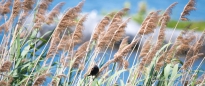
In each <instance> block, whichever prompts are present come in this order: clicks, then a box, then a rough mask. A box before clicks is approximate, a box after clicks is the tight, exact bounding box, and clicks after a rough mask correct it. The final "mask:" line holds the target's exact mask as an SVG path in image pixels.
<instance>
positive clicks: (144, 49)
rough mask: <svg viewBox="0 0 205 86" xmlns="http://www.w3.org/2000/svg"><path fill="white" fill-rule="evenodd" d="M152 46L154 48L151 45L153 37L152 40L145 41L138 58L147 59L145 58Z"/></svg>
mask: <svg viewBox="0 0 205 86" xmlns="http://www.w3.org/2000/svg"><path fill="white" fill-rule="evenodd" d="M151 46H152V45H151V37H150V38H148V39H147V40H146V41H145V43H144V44H143V46H142V49H141V51H140V55H139V57H138V58H143V57H145V56H146V55H147V54H148V52H149V51H150V49H151Z"/></svg>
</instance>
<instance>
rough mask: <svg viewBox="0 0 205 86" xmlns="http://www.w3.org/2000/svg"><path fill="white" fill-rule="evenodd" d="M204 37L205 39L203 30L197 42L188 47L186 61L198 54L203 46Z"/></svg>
mask: <svg viewBox="0 0 205 86" xmlns="http://www.w3.org/2000/svg"><path fill="white" fill-rule="evenodd" d="M204 37H205V30H204V31H203V33H202V35H201V37H200V38H199V40H198V41H197V42H196V43H195V44H194V45H193V46H190V49H189V51H188V52H187V54H186V60H188V59H189V58H191V57H192V56H193V55H196V54H198V53H199V51H200V49H201V47H202V45H203V42H204Z"/></svg>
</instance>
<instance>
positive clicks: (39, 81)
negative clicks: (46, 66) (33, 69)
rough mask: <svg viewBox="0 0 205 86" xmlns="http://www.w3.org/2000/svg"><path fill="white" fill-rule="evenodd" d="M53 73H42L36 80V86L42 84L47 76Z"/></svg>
mask: <svg viewBox="0 0 205 86" xmlns="http://www.w3.org/2000/svg"><path fill="white" fill-rule="evenodd" d="M50 75H51V73H46V74H42V75H40V76H39V77H38V78H37V79H36V80H35V82H34V84H33V85H34V86H40V85H41V84H43V82H44V81H45V80H46V77H47V76H50Z"/></svg>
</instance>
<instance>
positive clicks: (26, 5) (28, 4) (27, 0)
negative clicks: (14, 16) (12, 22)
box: [17, 0, 34, 30]
mask: <svg viewBox="0 0 205 86" xmlns="http://www.w3.org/2000/svg"><path fill="white" fill-rule="evenodd" d="M33 4H34V0H24V1H23V2H22V9H23V13H22V14H21V15H20V18H19V20H18V26H17V30H19V29H20V28H21V27H22V25H23V23H24V22H25V19H26V17H27V16H28V14H29V11H30V10H31V9H32V8H33V7H32V6H33Z"/></svg>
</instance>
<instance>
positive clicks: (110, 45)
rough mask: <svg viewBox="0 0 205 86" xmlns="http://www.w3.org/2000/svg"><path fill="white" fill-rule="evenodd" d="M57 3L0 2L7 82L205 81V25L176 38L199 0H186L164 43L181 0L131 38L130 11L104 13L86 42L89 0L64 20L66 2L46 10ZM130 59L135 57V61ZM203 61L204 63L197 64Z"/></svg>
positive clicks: (0, 55) (69, 85) (160, 84)
mask: <svg viewBox="0 0 205 86" xmlns="http://www.w3.org/2000/svg"><path fill="white" fill-rule="evenodd" d="M51 2H52V0H23V1H21V0H6V1H4V0H2V1H1V2H0V14H1V15H0V16H1V17H0V20H1V21H2V22H3V23H2V24H1V26H0V31H1V36H2V38H1V39H2V40H1V44H0V48H1V50H0V86H42V85H45V86H48V85H49V86H137V85H146V86H151V85H154V86H173V85H181V86H187V85H190V86H195V85H198V86H202V85H204V84H205V83H204V82H205V72H204V71H202V70H201V67H202V66H204V65H202V63H203V61H204V55H203V53H201V52H200V50H201V48H202V47H203V44H204V38H205V30H204V31H203V32H202V34H201V36H198V35H196V34H194V29H193V28H190V27H189V26H188V27H187V28H186V29H184V30H183V31H182V32H181V33H180V35H179V36H178V37H177V38H176V39H175V41H171V39H172V36H173V34H174V32H175V29H176V28H177V26H178V23H179V21H180V22H183V21H190V20H189V19H188V15H189V14H190V11H192V10H196V8H195V4H196V1H195V0H189V2H187V4H186V6H185V7H184V9H183V12H182V13H181V15H179V16H180V18H179V20H178V22H177V23H176V25H175V28H174V29H173V32H172V35H171V36H170V40H169V41H168V42H164V41H165V36H166V34H165V31H166V26H167V24H168V22H169V21H170V19H171V17H170V15H171V13H172V9H174V7H175V6H176V5H177V2H174V3H173V4H171V5H170V6H168V8H167V9H166V10H165V11H160V10H159V11H153V12H150V13H149V14H148V15H147V17H146V18H145V19H144V20H143V22H142V24H141V27H140V28H139V31H138V32H136V35H135V36H134V38H132V41H131V42H128V40H129V37H128V36H127V35H126V34H125V31H126V29H129V28H127V27H126V26H127V23H128V22H129V20H130V19H131V18H127V19H126V20H125V19H124V17H123V16H124V15H125V14H127V12H128V11H129V8H122V10H119V11H118V12H111V13H109V14H107V15H105V16H104V17H103V18H102V20H101V21H100V22H99V23H98V24H97V25H96V27H95V28H94V29H93V32H92V34H91V37H90V39H89V40H88V41H86V42H84V41H82V37H83V31H84V30H86V28H84V22H85V21H86V19H87V16H88V15H89V14H81V10H82V8H83V5H84V2H85V1H81V2H79V3H78V4H77V5H76V6H75V7H72V8H69V9H68V10H66V11H65V12H64V13H62V14H63V15H62V17H59V15H60V12H61V11H60V10H61V8H62V6H63V5H64V4H65V3H64V2H60V3H59V4H57V5H56V6H55V7H53V9H52V10H51V11H49V12H48V13H47V11H48V8H49V5H50V4H51ZM10 8H11V9H10ZM30 17H33V18H32V22H31V23H30V24H29V25H28V26H27V21H28V19H29V18H30ZM51 24H56V27H55V29H53V30H51V31H48V32H46V33H44V34H43V35H42V36H41V37H38V36H37V34H38V33H39V32H40V31H41V30H42V29H43V28H42V26H44V25H51ZM73 27H74V29H72V28H73ZM158 27H159V34H158V37H157V41H154V39H153V37H154V36H153V34H154V33H157V30H156V28H158ZM142 39H146V41H145V42H143V41H142ZM116 43H121V44H120V45H119V46H118V45H116ZM116 47H117V49H118V50H117V51H116V52H115V49H114V48H116ZM140 47H141V48H140ZM132 54H135V57H132V56H131V55H132ZM182 55H185V60H184V61H182V60H180V59H179V58H181V57H182ZM130 58H132V59H134V60H133V62H132V63H131V62H130ZM198 58H203V60H202V61H201V63H200V64H199V65H198V66H197V68H196V69H193V64H194V62H195V61H196V60H197V59H198Z"/></svg>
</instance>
